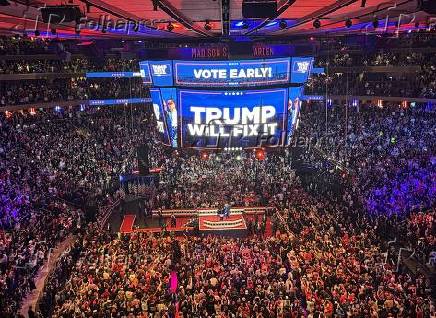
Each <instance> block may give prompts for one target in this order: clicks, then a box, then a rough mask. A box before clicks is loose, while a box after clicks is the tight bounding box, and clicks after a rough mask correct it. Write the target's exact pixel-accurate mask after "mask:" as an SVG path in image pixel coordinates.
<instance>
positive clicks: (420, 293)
mask: <svg viewBox="0 0 436 318" xmlns="http://www.w3.org/2000/svg"><path fill="white" fill-rule="evenodd" d="M275 203H277V204H278V206H281V207H282V208H283V212H280V213H283V216H284V217H285V219H286V227H287V228H288V229H289V232H287V231H285V230H284V229H283V228H284V226H283V224H280V226H277V227H276V228H279V229H281V232H280V231H279V232H277V233H276V235H274V236H272V237H262V236H251V237H248V238H239V239H232V238H223V237H211V236H207V237H181V238H178V239H176V240H174V239H171V238H170V237H165V236H152V235H151V236H147V234H144V233H136V234H131V235H124V236H123V235H121V236H120V235H118V236H117V235H110V234H109V233H104V232H103V233H102V232H101V231H98V232H92V233H90V235H89V236H87V237H85V238H84V239H83V240H82V241H81V243H80V244H81V248H82V254H81V256H80V258H79V260H78V262H77V263H76V265H74V266H70V267H69V268H71V270H72V274H71V276H70V277H69V278H68V279H67V281H66V282H65V283H63V284H62V285H59V286H58V287H61V286H64V287H63V288H60V290H58V291H57V293H56V295H55V297H54V301H53V302H50V303H51V305H52V308H54V310H53V312H52V317H68V316H74V315H79V316H83V317H92V316H94V315H95V314H97V313H98V314H97V315H102V316H109V315H111V314H112V315H115V316H120V317H121V316H123V315H124V316H129V315H131V316H134V317H149V316H151V317H176V315H177V316H178V317H199V316H200V317H258V318H260V317H322V316H324V317H430V316H431V315H434V312H435V307H434V302H433V301H432V299H431V297H430V295H429V292H428V290H429V289H428V288H429V286H428V281H427V280H426V279H425V277H424V276H422V275H412V274H411V273H408V272H401V273H395V272H394V269H393V268H392V267H391V266H390V265H389V264H385V265H383V259H384V256H383V255H382V251H381V243H380V237H379V236H378V234H377V232H378V231H379V230H380V229H379V228H378V227H377V223H374V221H373V220H370V219H368V218H367V217H366V216H361V217H358V216H357V214H353V213H345V212H344V211H343V210H341V209H340V206H335V204H334V203H329V202H326V201H323V200H319V199H318V198H314V197H311V196H310V195H308V194H307V193H305V191H304V190H303V189H301V188H300V187H299V186H298V182H294V184H293V187H292V189H289V191H288V192H287V195H286V196H285V197H283V200H280V198H276V201H275ZM338 208H339V209H338ZM174 242H177V243H174ZM174 245H177V246H178V247H176V248H175V247H174ZM174 275H177V281H178V288H177V289H176V290H174V289H172V286H171V284H172V283H171V280H172V278H173V277H174ZM53 279H55V277H53Z"/></svg>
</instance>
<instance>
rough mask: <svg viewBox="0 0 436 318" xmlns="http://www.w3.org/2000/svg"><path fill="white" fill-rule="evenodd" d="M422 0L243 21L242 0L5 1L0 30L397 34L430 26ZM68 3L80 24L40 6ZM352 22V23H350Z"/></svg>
mask: <svg viewBox="0 0 436 318" xmlns="http://www.w3.org/2000/svg"><path fill="white" fill-rule="evenodd" d="M418 1H419V0H403V1H401V0H397V1H384V0H278V12H277V16H276V17H273V18H270V19H244V18H243V17H242V0H110V1H109V0H62V1H61V0H41V1H35V0H20V1H12V0H8V1H7V0H2V1H0V3H2V4H3V5H2V6H0V30H1V31H2V32H3V33H11V32H13V33H20V32H21V33H23V32H25V33H27V34H30V35H32V34H34V32H35V30H37V31H36V32H37V35H41V36H50V37H53V36H56V37H63V38H75V37H78V36H81V37H83V38H86V37H88V38H123V39H124V38H125V39H128V38H132V39H162V38H165V39H178V38H180V39H185V40H186V39H199V38H210V39H215V40H216V39H222V38H236V39H238V38H240V39H241V40H244V39H250V38H256V37H268V38H274V37H277V38H282V37H290V36H295V35H317V34H326V33H328V34H334V35H340V34H349V33H362V32H369V33H375V32H386V30H389V31H392V32H395V31H396V30H398V25H400V30H401V31H402V30H409V29H411V28H426V27H427V26H428V24H429V23H430V22H429V21H430V20H431V17H430V16H429V15H428V14H426V13H424V12H423V11H420V10H419V6H418ZM7 2H9V5H7ZM5 4H6V5H5ZM65 4H68V5H77V6H79V7H80V10H81V11H82V12H83V15H84V16H85V18H83V19H82V22H81V23H80V24H77V23H76V22H70V23H61V24H59V25H53V24H48V23H43V22H42V19H41V10H40V8H41V7H44V6H57V5H65ZM315 20H318V21H319V22H320V27H319V28H315V27H314V21H315ZM347 20H349V21H348V23H350V22H351V26H350V25H349V26H348V27H346V26H345V23H346V22H347ZM374 20H377V21H378V27H374ZM104 21H106V22H105V23H104ZM111 23H112V24H111ZM104 25H106V27H104ZM135 25H137V27H136V28H135ZM115 26H116V28H115ZM53 29H56V34H54V32H52V30H53ZM76 29H80V35H78V32H76Z"/></svg>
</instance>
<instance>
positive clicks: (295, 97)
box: [286, 86, 303, 145]
mask: <svg viewBox="0 0 436 318" xmlns="http://www.w3.org/2000/svg"><path fill="white" fill-rule="evenodd" d="M302 95H303V86H300V87H289V100H288V112H287V113H288V115H287V118H288V120H287V125H286V130H287V134H286V135H287V136H286V144H287V145H290V143H291V139H292V135H293V134H294V132H295V130H296V129H297V128H298V123H299V119H300V110H301V99H302Z"/></svg>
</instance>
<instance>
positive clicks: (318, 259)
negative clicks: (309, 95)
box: [0, 37, 436, 318]
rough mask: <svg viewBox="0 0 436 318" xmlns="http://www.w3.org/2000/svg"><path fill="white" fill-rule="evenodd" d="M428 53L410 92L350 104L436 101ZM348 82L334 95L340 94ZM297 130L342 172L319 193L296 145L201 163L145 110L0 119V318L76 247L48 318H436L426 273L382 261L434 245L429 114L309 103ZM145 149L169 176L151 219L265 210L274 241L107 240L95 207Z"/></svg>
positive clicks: (47, 297)
mask: <svg viewBox="0 0 436 318" xmlns="http://www.w3.org/2000/svg"><path fill="white" fill-rule="evenodd" d="M49 50H50V49H49V44H48V43H46V42H44V41H40V40H31V39H22V40H18V39H15V38H14V39H5V38H2V37H0V52H1V53H2V54H30V53H32V52H35V53H36V52H44V51H49ZM425 56H426V55H425V54H423V55H420V54H411V55H410V58H409V59H407V61H406V62H404V63H406V64H407V65H414V64H416V63H420V64H421V65H420V76H424V77H421V78H419V79H418V82H419V85H418V86H416V87H415V86H414V85H415V84H416V83H412V84H410V85H409V86H408V85H407V84H405V83H403V82H401V85H394V83H392V82H391V83H390V84H391V86H390V87H389V83H386V81H385V80H384V79H380V78H378V77H376V78H375V79H374V82H384V83H383V86H382V87H376V88H377V89H378V90H375V89H374V87H373V86H372V85H373V84H368V85H366V84H365V85H363V87H362V88H359V87H360V85H359V83H358V82H356V81H353V80H351V79H349V80H350V83H351V84H350V85H349V87H350V90H349V92H350V94H357V92H359V94H360V91H358V90H357V89H363V90H367V91H368V92H369V93H367V94H381V93H383V94H386V95H389V94H394V95H396V94H401V95H402V96H406V95H410V96H412V95H415V94H421V95H420V96H433V95H432V94H434V92H435V89H434V76H433V75H432V74H433V70H434V61H433V60H432V59H431V58H428V59H427V58H425ZM347 58H348V59H350V60H351V63H352V64H353V63H355V59H356V57H355V56H351V55H350V56H348V57H346V56H345V55H344V56H342V55H338V56H337V57H335V60H337V61H336V62H335V63H336V64H337V65H345V66H346V65H348V64H349V63H350V62H349V60H346V59H347ZM368 58H369V60H368V61H369V62H367V63H366V62H363V63H362V65H388V64H389V65H390V64H394V65H402V64H404V63H403V62H399V60H401V61H402V60H403V59H404V56H402V55H397V54H395V53H391V52H389V53H380V52H377V53H375V55H373V56H371V57H368ZM341 59H345V60H344V61H341ZM387 61H389V62H387ZM129 63H131V65H130V64H129ZM102 64H103V65H104V66H103V67H102V68H100V67H99V64H94V63H93V62H90V61H88V60H87V59H84V58H75V59H73V60H72V61H71V62H61V61H58V60H53V61H51V62H48V61H47V62H45V61H38V60H34V61H29V62H27V61H16V62H11V61H8V62H0V70H1V71H0V73H6V74H7V73H35V72H52V73H57V72H70V73H75V72H77V71H78V70H80V71H83V70H84V69H86V70H105V71H119V70H127V69H128V68H130V67H131V66H132V67H133V65H137V61H135V60H130V62H129V61H127V60H126V61H125V62H120V63H118V59H116V58H114V59H111V58H109V59H106V60H104V61H103V63H102ZM320 64H322V62H320ZM356 65H359V63H357V62H356ZM100 66H101V64H100ZM129 70H132V69H129ZM424 73H425V75H423V74H424ZM335 76H338V77H339V75H335ZM365 76H366V75H365ZM371 76H372V75H371ZM340 78H341V80H339V81H338V82H336V83H341V84H332V85H331V86H329V88H328V89H329V93H331V94H333V93H332V92H334V91H333V90H332V87H340V89H342V90H343V89H344V87H346V86H344V84H343V83H344V82H343V80H344V78H345V76H344V75H341V77H340ZM366 79H369V75H368V78H366V77H365V78H364V79H363V80H364V81H365V80H366ZM371 79H372V78H371ZM318 80H320V81H324V82H321V83H316V82H315V81H316V80H315V81H314V82H313V83H312V84H310V85H312V86H313V89H318V88H319V87H322V86H324V87H325V80H327V81H331V82H332V83H335V81H337V79H334V78H327V79H326V78H322V77H320V78H319V79H318ZM328 84H329V85H330V82H329V83H328ZM397 84H398V83H397ZM403 84H404V85H403ZM0 85H1V86H0V90H1V97H0V98H1V99H0V104H1V106H5V105H19V104H28V103H37V102H49V101H65V100H82V99H103V98H127V97H139V96H145V94H146V92H145V90H144V88H143V86H142V83H141V81H140V79H137V80H134V79H117V80H112V81H105V80H92V81H91V80H89V81H86V80H83V79H82V78H73V79H56V80H54V81H49V80H38V81H36V80H32V81H13V82H11V81H2V82H0ZM309 89H310V86H309ZM340 89H339V88H338V93H339V92H340ZM394 90H395V93H392V92H393V91H394ZM396 90H400V91H399V93H396ZM314 92H315V91H314ZM351 92H352V93H351ZM299 122H300V124H299V128H298V130H297V131H296V133H295V138H296V139H298V140H300V141H301V140H305V141H306V142H305V143H304V144H303V147H302V152H301V153H300V156H301V160H303V161H308V162H310V163H312V164H314V166H315V167H316V169H319V170H322V169H323V167H325V166H326V163H327V164H328V165H327V166H328V167H329V168H328V169H327V170H332V171H327V172H325V173H324V172H323V173H321V174H316V175H315V177H314V178H312V179H310V182H309V183H306V182H304V180H305V179H304V178H305V177H304V176H303V173H302V172H301V171H298V167H297V166H295V161H296V158H293V155H292V154H293V152H292V151H290V152H285V151H282V150H280V151H275V152H268V153H266V155H265V158H262V159H264V160H259V158H257V156H256V153H255V152H253V151H240V152H217V153H215V154H208V155H206V156H203V155H201V156H199V155H198V154H192V153H185V152H184V151H180V150H179V151H176V150H171V149H166V148H164V146H163V145H162V144H161V143H160V142H159V134H158V133H157V131H156V125H155V120H154V118H153V112H152V111H151V108H150V107H148V105H142V104H137V105H135V106H132V105H130V106H125V105H123V106H120V107H111V108H100V107H95V108H88V109H83V108H82V107H71V108H69V109H63V108H59V107H58V108H55V109H50V110H45V111H43V110H39V109H38V110H34V112H32V113H31V112H28V111H22V112H13V113H10V112H8V113H2V114H1V115H0V316H1V317H6V318H9V317H15V316H16V313H17V312H18V310H19V308H20V306H21V301H22V299H23V298H24V297H25V296H26V295H27V294H28V293H29V292H30V291H31V290H32V289H34V288H35V283H34V278H35V277H36V275H37V273H38V270H39V269H40V268H41V265H42V264H43V263H44V262H45V261H46V259H47V257H48V255H49V254H50V251H51V250H52V249H53V248H54V247H56V245H57V244H58V243H59V242H61V241H63V240H65V239H66V238H67V237H70V236H71V235H74V244H73V245H72V246H71V247H70V248H69V249H68V250H66V251H65V252H64V253H63V254H62V256H61V257H60V259H59V260H58V262H57V264H56V266H55V267H54V269H53V270H52V271H51V273H50V275H49V277H48V279H47V281H46V284H45V287H44V290H43V293H42V297H41V299H40V300H39V312H40V313H41V315H42V316H43V317H59V318H60V317H132V318H133V317H153V318H164V317H171V318H173V317H220V318H227V317H229V318H230V317H243V318H244V317H256V318H268V317H277V318H279V317H280V318H285V317H296V318H297V317H311V318H312V317H371V318H377V317H380V318H388V317H405V318H406V317H411V318H424V317H435V316H436V312H435V310H436V309H435V303H434V299H433V298H432V296H433V297H434V290H432V288H433V289H434V286H431V284H432V283H431V281H430V279H429V276H428V274H427V273H425V272H422V271H417V272H414V271H410V270H409V269H408V267H407V266H399V267H398V268H397V264H395V261H394V262H392V261H391V260H392V259H395V260H396V258H395V257H393V258H392V255H390V253H391V252H390V253H388V254H384V253H385V252H386V251H387V250H388V251H390V250H389V244H388V242H389V241H392V240H395V242H396V245H395V246H396V247H398V246H402V247H406V248H408V249H410V250H411V251H412V252H413V255H415V256H414V260H415V261H416V262H418V263H422V264H425V263H427V262H428V261H429V256H431V255H432V252H433V253H434V252H435V251H436V239H435V233H436V217H435V216H436V215H435V213H436V211H435V198H436V157H435V149H436V145H435V140H436V136H435V129H434V127H436V117H435V113H434V109H429V107H428V105H421V104H407V105H397V104H395V103H391V104H384V105H383V106H382V107H380V105H378V106H376V105H372V104H361V105H356V104H355V105H353V106H351V105H350V106H348V107H346V106H345V105H344V104H336V103H335V102H332V103H331V105H330V104H328V105H327V107H326V105H325V104H322V105H320V104H317V103H313V102H312V103H304V105H303V107H302V110H301V116H300V121H299ZM141 144H147V145H148V146H149V147H148V148H149V150H150V162H151V167H159V168H161V172H160V182H159V184H158V185H156V191H153V197H152V198H151V199H150V202H148V203H149V204H152V205H153V207H154V208H156V209H165V208H192V209H197V208H201V207H217V208H220V207H222V206H223V205H224V204H230V205H232V206H271V207H272V208H273V211H272V213H271V214H270V215H268V221H266V219H265V220H264V222H270V223H271V224H270V225H271V229H272V231H271V232H272V233H268V234H266V233H265V231H254V232H255V233H250V235H249V236H247V237H245V238H226V237H209V236H185V235H183V236H179V237H173V236H172V235H168V234H167V233H159V234H153V235H148V234H145V233H133V234H125V235H121V234H114V233H111V232H109V231H106V230H103V227H101V226H100V224H98V222H95V221H96V218H97V221H99V218H98V216H99V215H98V214H97V215H92V216H89V215H88V211H85V210H86V209H85V207H86V206H87V204H88V202H89V201H93V202H96V204H97V205H98V206H104V205H106V204H107V203H109V202H113V198H114V196H116V195H119V193H120V192H121V191H120V190H119V189H120V179H121V178H120V176H121V175H123V174H126V175H130V174H132V173H133V172H134V171H135V170H136V168H137V166H138V162H137V147H138V146H139V145H141ZM296 144H297V145H301V142H297V143H296ZM332 166H333V167H335V166H336V167H341V173H338V174H335V172H334V170H335V169H333V168H331V167H332ZM327 175H329V176H330V175H332V176H333V175H334V176H333V177H334V178H335V179H334V180H335V181H334V182H333V183H335V185H336V186H337V187H335V188H334V190H333V187H326V188H321V186H318V183H321V182H322V181H323V180H324V179H326V178H327ZM397 252H398V251H397ZM393 253H394V255H398V254H395V253H396V252H395V251H394V252H393ZM385 255H387V256H385ZM386 260H388V261H386ZM429 264H431V262H430V263H429ZM432 293H433V295H432Z"/></svg>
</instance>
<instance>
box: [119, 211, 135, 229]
mask: <svg viewBox="0 0 436 318" xmlns="http://www.w3.org/2000/svg"><path fill="white" fill-rule="evenodd" d="M135 219H136V215H132V214H127V215H125V216H124V219H123V223H121V227H120V232H121V233H132V232H133V224H135Z"/></svg>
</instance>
